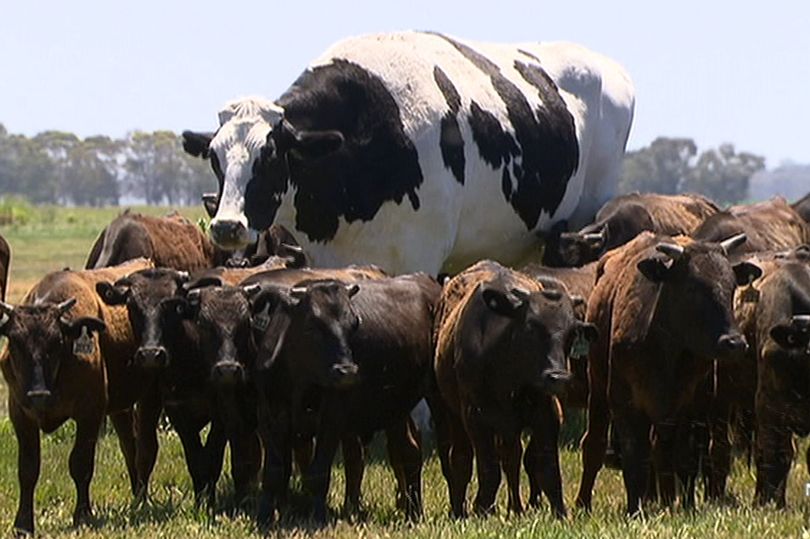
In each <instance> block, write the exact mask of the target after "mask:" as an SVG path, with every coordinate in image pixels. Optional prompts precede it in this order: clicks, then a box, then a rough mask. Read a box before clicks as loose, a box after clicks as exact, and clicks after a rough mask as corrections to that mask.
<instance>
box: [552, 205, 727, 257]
mask: <svg viewBox="0 0 810 539" xmlns="http://www.w3.org/2000/svg"><path fill="white" fill-rule="evenodd" d="M718 211H719V208H718V207H717V206H716V205H715V204H714V203H713V202H712V201H711V200H709V199H707V198H705V197H703V196H701V195H695V194H691V193H687V194H682V195H659V194H656V193H630V194H628V195H622V196H619V197H616V198H614V199H613V200H611V201H609V202H608V203H607V204H605V205H604V206H602V209H600V210H599V213H597V214H596V219H595V221H594V222H593V223H592V224H590V225H588V226H586V227H584V228H582V229H581V230H580V231H578V232H562V231H561V230H560V229H559V227H558V228H557V229H556V230H553V231H552V232H551V233H549V234H548V235H546V238H547V241H546V245H545V249H544V251H543V262H544V263H545V264H546V265H549V266H581V265H583V264H587V263H588V262H593V261H595V260H598V259H599V257H600V256H602V254H603V253H605V252H606V251H609V250H611V249H615V248H616V247H619V246H620V245H624V244H625V243H627V242H628V241H630V240H632V239H633V238H635V237H636V236H638V235H639V234H640V233H641V232H643V231H645V230H649V231H650V232H657V233H659V234H666V235H670V236H676V235H678V234H689V233H691V232H692V231H693V230H694V229H695V228H697V227H698V225H700V223H702V222H703V221H704V220H705V219H706V218H707V217H709V216H711V215H714V214H715V213H717V212H718Z"/></svg>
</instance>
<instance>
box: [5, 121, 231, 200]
mask: <svg viewBox="0 0 810 539" xmlns="http://www.w3.org/2000/svg"><path fill="white" fill-rule="evenodd" d="M215 188H216V180H215V179H214V176H213V174H212V172H211V169H210V168H209V166H208V163H207V162H204V161H202V160H200V159H195V158H192V157H191V156H189V155H187V154H186V153H185V152H184V151H183V148H182V146H181V142H180V137H179V136H178V135H176V134H175V133H172V132H171V131H155V132H152V133H147V132H142V131H133V132H132V133H129V134H128V135H127V136H126V137H125V138H123V139H111V138H110V137H106V136H95V137H87V138H85V139H80V138H79V137H77V136H76V135H74V134H73V133H66V132H62V131H45V132H43V133H39V134H38V135H36V136H34V137H32V138H29V137H26V136H24V135H14V134H10V133H8V131H7V130H6V128H5V127H4V126H3V125H2V124H0V195H17V196H22V197H24V198H26V199H28V200H30V201H31V202H34V203H37V204H73V205H77V206H104V205H118V204H119V202H120V201H121V199H122V198H125V197H126V198H129V199H134V200H140V201H144V202H146V203H147V204H155V205H157V204H170V205H175V204H176V205H181V204H198V203H199V202H200V194H201V193H203V192H206V191H212V190H214V189H215Z"/></svg>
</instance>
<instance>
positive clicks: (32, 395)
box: [25, 389, 51, 410]
mask: <svg viewBox="0 0 810 539" xmlns="http://www.w3.org/2000/svg"><path fill="white" fill-rule="evenodd" d="M25 396H26V397H28V399H29V400H30V401H31V404H32V405H33V407H34V408H36V409H38V410H41V409H42V408H45V407H46V406H47V405H48V401H49V400H50V399H51V392H50V391H49V390H47V389H32V390H31V391H29V392H28V393H26V394H25Z"/></svg>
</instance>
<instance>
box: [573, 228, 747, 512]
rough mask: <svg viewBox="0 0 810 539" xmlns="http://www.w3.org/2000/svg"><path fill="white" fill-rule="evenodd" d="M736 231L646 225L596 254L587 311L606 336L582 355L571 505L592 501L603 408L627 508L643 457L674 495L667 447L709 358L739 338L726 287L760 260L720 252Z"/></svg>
mask: <svg viewBox="0 0 810 539" xmlns="http://www.w3.org/2000/svg"><path fill="white" fill-rule="evenodd" d="M744 241H745V236H744V235H740V236H736V237H733V238H730V239H729V240H726V241H724V242H722V243H719V244H718V243H706V242H701V241H694V240H690V239H688V238H683V237H681V238H676V239H672V238H670V237H667V236H660V235H655V234H652V233H649V232H645V233H642V234H641V235H639V236H638V237H637V238H636V239H635V240H633V241H631V242H630V243H628V244H626V245H625V246H623V247H621V248H619V249H616V250H614V251H611V252H610V253H609V254H607V255H606V256H605V257H603V259H602V260H601V261H600V267H599V269H598V270H597V275H599V277H598V280H597V283H596V287H595V289H594V291H593V294H592V295H591V298H590V300H589V302H588V313H587V320H588V321H589V322H592V323H594V324H596V326H597V327H598V328H599V331H600V334H602V335H603V336H604V337H605V338H604V339H603V340H601V341H600V343H599V344H598V345H597V346H595V347H592V348H591V350H590V355H589V360H588V377H589V385H590V394H589V400H588V430H587V432H586V433H585V437H584V438H583V441H582V447H583V455H582V461H583V475H582V480H581V483H580V487H579V493H578V495H577V504H578V505H580V506H583V507H585V508H587V509H590V507H591V496H592V490H593V484H594V481H595V479H596V475H597V473H598V472H599V469H600V468H601V467H602V464H603V461H604V456H605V448H606V445H607V431H608V424H609V420H610V418H611V417H612V419H613V422H614V425H615V427H616V429H617V432H618V436H619V441H620V444H621V453H622V459H621V462H622V471H623V475H624V484H625V489H626V491H627V511H628V513H635V512H637V511H638V510H639V509H640V503H641V498H642V495H643V494H644V493H645V491H648V484H647V482H648V478H649V471H650V467H651V464H654V470H655V473H656V477H657V482H658V488H659V490H660V494H661V498H662V499H663V501H664V502H665V503H672V501H674V498H675V478H674V471H673V470H674V466H675V462H674V458H673V456H672V452H673V451H674V449H675V441H676V440H675V437H676V433H677V430H678V427H679V424H680V423H682V422H683V420H684V415H685V411H686V410H687V408H688V407H689V405H690V403H691V401H692V399H693V396H694V393H695V390H696V388H697V386H698V385H699V384H700V383H701V381H702V380H704V379H705V376H706V375H707V374H708V372H709V370H710V369H711V367H712V361H713V359H714V358H721V360H722V358H724V357H727V356H729V355H730V354H733V353H739V352H742V351H743V350H744V349H745V347H746V341H745V339H744V337H743V336H742V334H741V333H740V331H739V330H738V328H737V326H736V322H735V321H734V316H733V311H732V297H733V293H734V289H735V286H737V285H738V284H747V283H748V282H749V280H750V279H752V278H755V277H757V276H758V275H759V274H760V270H759V268H758V267H756V266H754V265H752V264H750V263H747V262H742V263H739V264H736V265H734V266H732V264H731V263H730V262H729V259H728V253H729V252H730V251H731V250H732V249H733V248H735V247H736V246H738V245H740V244H741V243H742V242H744ZM653 427H654V428H653ZM651 429H652V433H653V440H652V446H651V441H650V433H651ZM651 451H652V456H653V461H652V463H651V461H650V453H651Z"/></svg>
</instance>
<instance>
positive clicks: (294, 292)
mask: <svg viewBox="0 0 810 539" xmlns="http://www.w3.org/2000/svg"><path fill="white" fill-rule="evenodd" d="M306 293H307V287H306V286H294V287H292V288H291V289H290V295H291V296H293V297H297V298H300V297H301V296H304V295H306Z"/></svg>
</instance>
